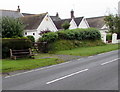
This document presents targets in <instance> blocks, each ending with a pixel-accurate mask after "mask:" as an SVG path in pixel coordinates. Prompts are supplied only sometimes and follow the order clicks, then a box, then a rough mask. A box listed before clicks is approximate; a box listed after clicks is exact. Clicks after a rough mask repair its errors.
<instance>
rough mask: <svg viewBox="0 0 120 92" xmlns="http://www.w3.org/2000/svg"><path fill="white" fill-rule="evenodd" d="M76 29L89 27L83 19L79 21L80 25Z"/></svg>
mask: <svg viewBox="0 0 120 92" xmlns="http://www.w3.org/2000/svg"><path fill="white" fill-rule="evenodd" d="M78 28H89V25H88V23H87V21H86V19H85V18H83V19H82V21H81V23H80V25H79V26H78Z"/></svg>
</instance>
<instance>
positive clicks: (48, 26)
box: [24, 14, 58, 41]
mask: <svg viewBox="0 0 120 92" xmlns="http://www.w3.org/2000/svg"><path fill="white" fill-rule="evenodd" d="M44 30H50V31H52V32H56V31H58V30H57V28H56V26H55V25H54V23H53V21H52V19H51V18H50V17H49V15H48V14H47V15H46V16H45V17H44V18H43V21H42V22H41V24H40V25H39V27H38V28H37V29H34V30H25V32H27V35H25V32H24V36H28V35H32V36H34V38H35V41H37V40H38V39H39V38H40V37H41V35H39V33H40V31H44ZM33 33H34V34H35V35H33Z"/></svg>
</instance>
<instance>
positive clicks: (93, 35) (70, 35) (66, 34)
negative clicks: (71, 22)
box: [58, 28, 101, 40]
mask: <svg viewBox="0 0 120 92" xmlns="http://www.w3.org/2000/svg"><path fill="white" fill-rule="evenodd" d="M58 36H59V38H62V39H66V40H99V39H101V34H100V32H99V31H98V30H97V29H95V28H87V29H79V28H78V29H74V30H65V31H59V32H58Z"/></svg>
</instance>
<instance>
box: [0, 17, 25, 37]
mask: <svg viewBox="0 0 120 92" xmlns="http://www.w3.org/2000/svg"><path fill="white" fill-rule="evenodd" d="M0 20H1V21H2V22H0V25H2V30H1V31H2V32H1V33H2V37H3V38H15V37H22V36H23V30H24V25H23V24H22V22H21V21H20V20H19V19H14V18H10V17H3V18H1V19H0Z"/></svg>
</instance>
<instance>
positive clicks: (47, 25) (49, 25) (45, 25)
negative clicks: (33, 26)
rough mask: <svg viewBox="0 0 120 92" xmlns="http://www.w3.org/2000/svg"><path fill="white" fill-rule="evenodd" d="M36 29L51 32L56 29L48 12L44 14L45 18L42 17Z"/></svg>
mask: <svg viewBox="0 0 120 92" xmlns="http://www.w3.org/2000/svg"><path fill="white" fill-rule="evenodd" d="M37 30H38V33H40V31H44V30H50V31H52V32H56V31H58V30H57V28H56V26H55V25H54V23H53V21H52V19H51V18H50V17H49V15H48V14H47V15H46V16H45V18H44V19H43V21H42V22H41V24H40V25H39V27H38V29H37Z"/></svg>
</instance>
